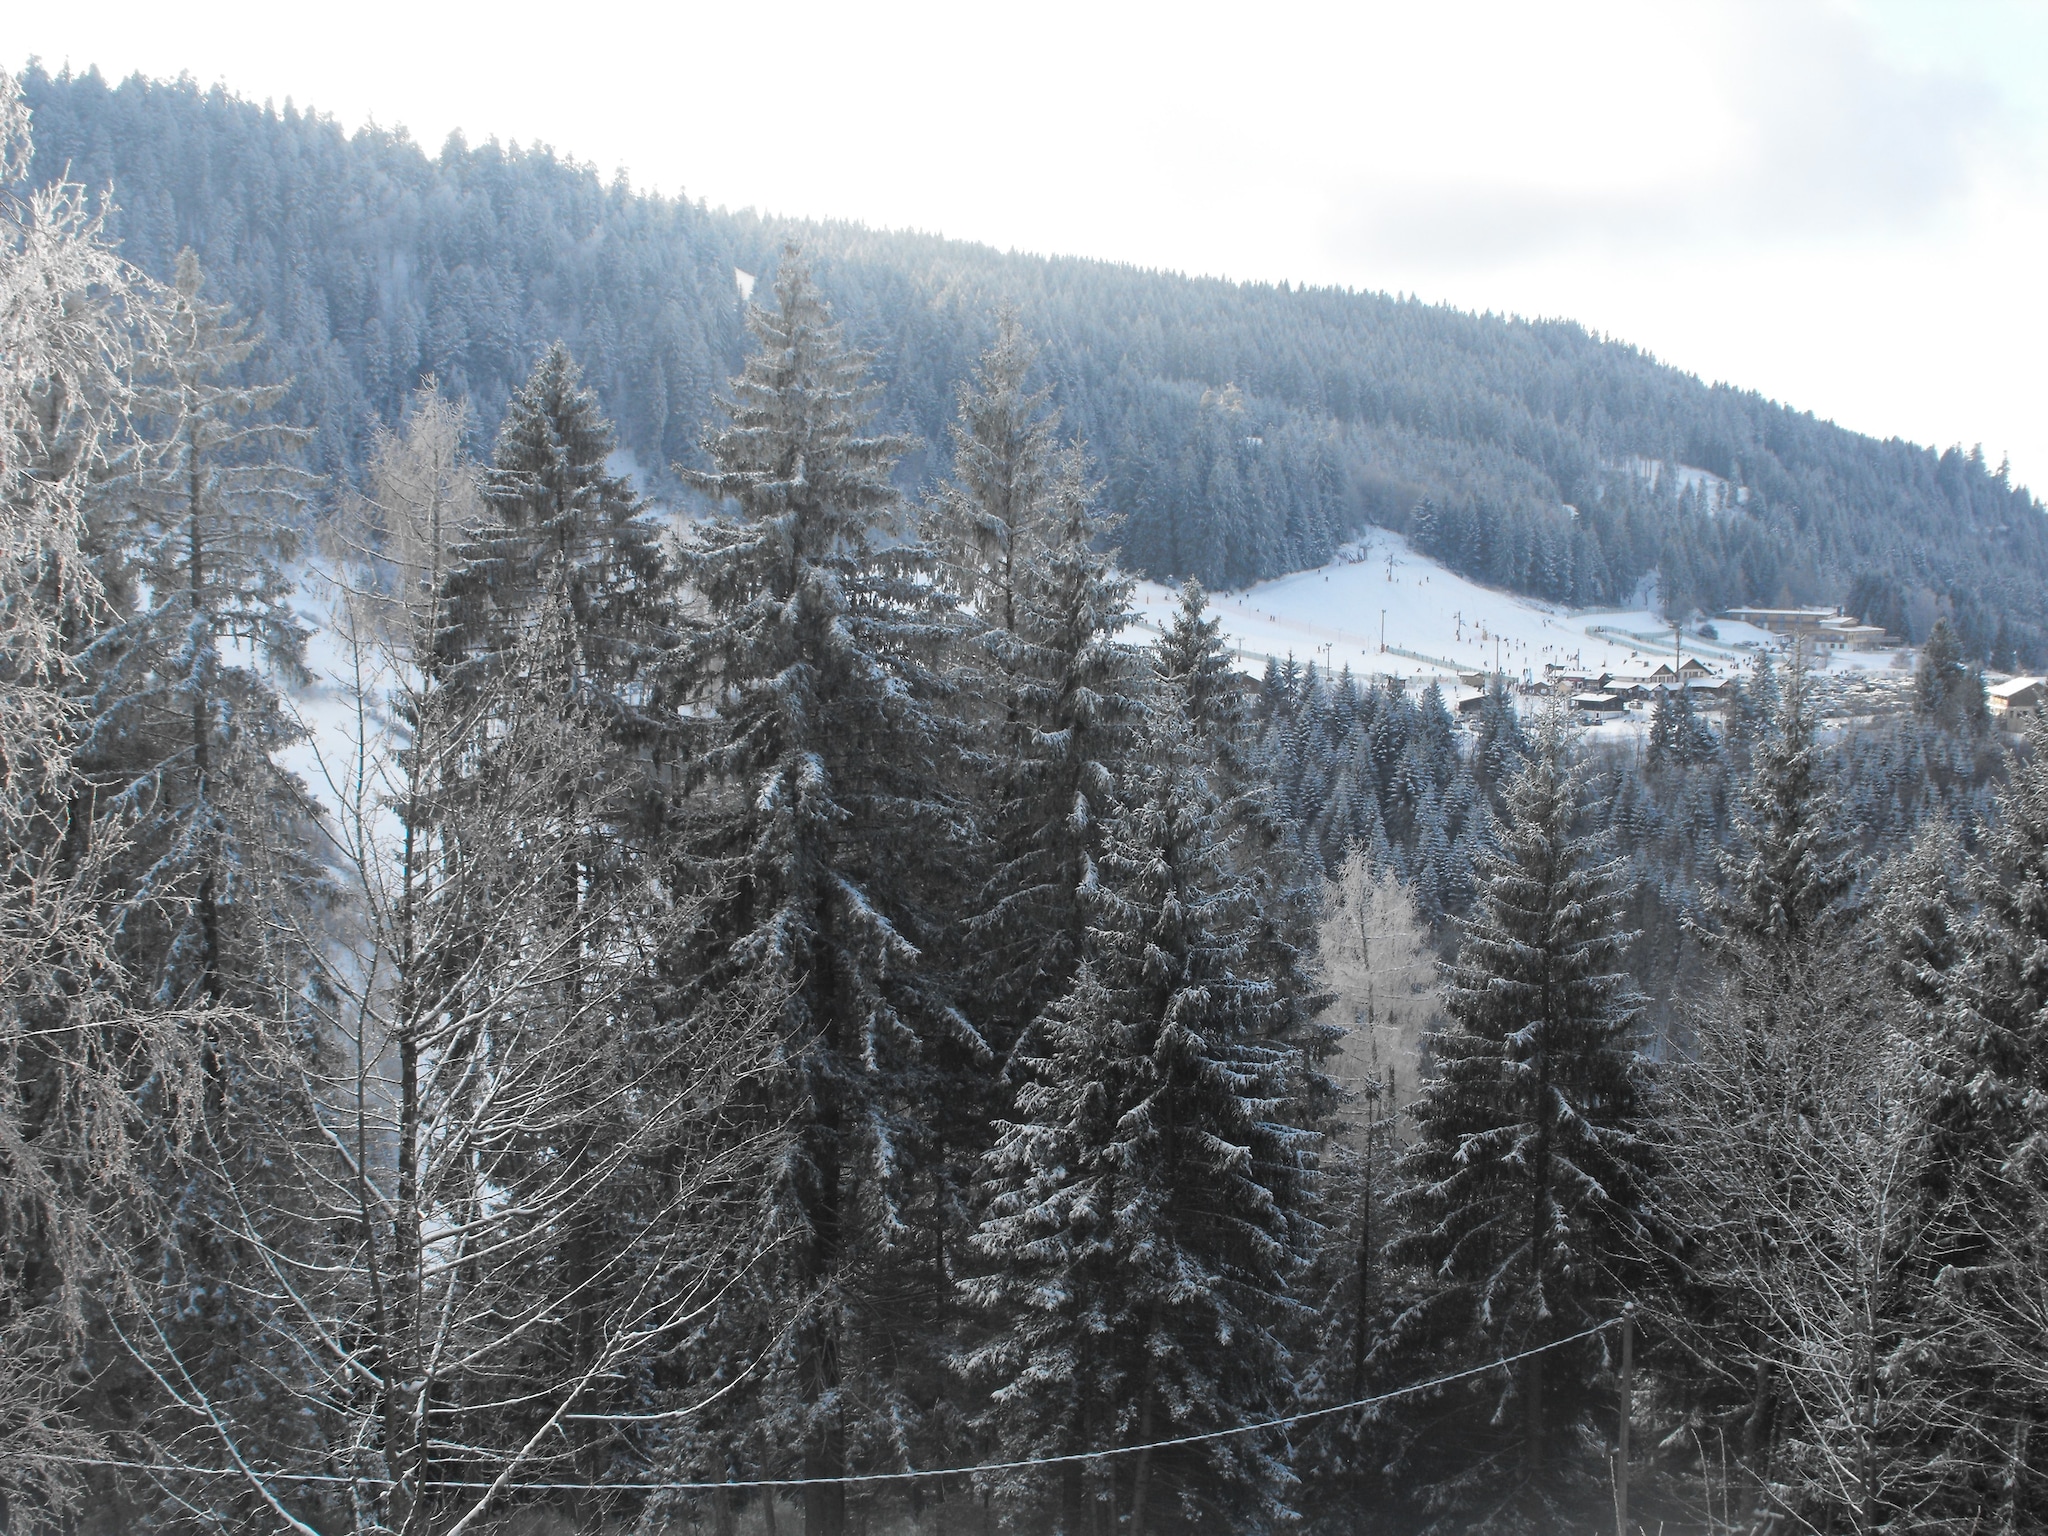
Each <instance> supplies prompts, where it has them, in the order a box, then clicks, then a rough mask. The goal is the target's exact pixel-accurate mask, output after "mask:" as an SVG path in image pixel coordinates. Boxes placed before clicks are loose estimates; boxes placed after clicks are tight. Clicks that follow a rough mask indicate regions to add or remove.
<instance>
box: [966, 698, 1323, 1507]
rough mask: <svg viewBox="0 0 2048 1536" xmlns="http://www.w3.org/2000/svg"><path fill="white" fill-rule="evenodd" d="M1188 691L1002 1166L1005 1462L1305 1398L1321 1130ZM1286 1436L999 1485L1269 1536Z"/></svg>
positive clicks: (1147, 771) (1038, 1048)
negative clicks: (1304, 1114) (1295, 1330)
mask: <svg viewBox="0 0 2048 1536" xmlns="http://www.w3.org/2000/svg"><path fill="white" fill-rule="evenodd" d="M1186 710H1187V701H1186V700H1185V699H1184V698H1182V697H1180V696H1179V694H1178V691H1177V690H1176V689H1174V688H1172V687H1170V686H1169V687H1168V689H1167V690H1166V696H1165V697H1164V698H1163V699H1162V701H1161V705H1160V709H1159V711H1158V713H1157V715H1156V716H1155V719H1154V723H1153V727H1152V730H1151V732H1150V733H1149V741H1148V749H1149V750H1148V755H1147V758H1146V759H1145V760H1144V761H1143V762H1142V763H1141V764H1140V765H1138V766H1137V767H1136V768H1135V770H1134V772H1133V779H1134V782H1133V783H1132V785H1131V787H1130V789H1129V790H1128V792H1127V797H1126V803H1125V805H1124V808H1123V809H1122V810H1121V811H1120V813H1119V814H1118V816H1117V818H1116V821H1115V824H1114V826H1113V827H1112V829H1111V831H1110V834H1109V837H1108V840H1107V843H1106V846H1105V849H1104V854H1103V860H1102V868H1103V876H1102V879H1101V881H1100V883H1099V885H1098V886H1097V887H1096V889H1095V890H1094V891H1093V892H1092V893H1091V916H1090V922H1089V928H1088V936H1087V942H1086V945H1085V947H1084V951H1083V965H1082V968H1081V970H1080V971H1079V973H1078V974H1077V976H1076V979H1075V982H1074V984H1073V986H1072V987H1071V988H1070V989H1069V990H1068V991H1067V993H1066V994H1065V995H1064V996H1063V997H1062V998H1061V999H1060V1000H1059V1001H1058V1002H1057V1003H1056V1004H1055V1005H1054V1006H1053V1007H1052V1008H1050V1009H1048V1010H1047V1012H1046V1014H1045V1015H1044V1016H1043V1018H1042V1020H1041V1024H1040V1028H1039V1030H1037V1031H1035V1032H1034V1035H1033V1037H1032V1039H1033V1049H1032V1050H1031V1052H1030V1054H1029V1055H1028V1056H1027V1057H1026V1058H1025V1059H1024V1060H1023V1062H1022V1065H1023V1067H1024V1070H1025V1073H1026V1083H1025V1086H1024V1087H1023V1088H1022V1089H1021V1090H1020V1094H1019V1099H1018V1108H1017V1112H1016V1117H1015V1119H1014V1120H1013V1121H1011V1122H1008V1123H1006V1124H1005V1125H1004V1126H1003V1127H1002V1128H1001V1134H1000V1136H999V1138H998V1141H997V1144H996V1146H995V1147H994V1149H993V1150H992V1151H991V1152H990V1154H989V1155H988V1157H987V1159H986V1160H985V1163H984V1173H985V1180H986V1195H987V1202H986V1205H985V1214H984V1217H983V1220H982V1223H981V1226H980V1228H979V1230H978V1231H977V1233H976V1234H975V1237H974V1245H975V1248H976V1250H977V1252H978V1253H979V1254H980V1255H981V1257H982V1258H983V1259H984V1260H985V1261H986V1264H987V1269H986V1272H985V1273H984V1274H982V1275H980V1276H978V1277H976V1278H974V1279H972V1280H971V1281H970V1282H969V1283H968V1285H967V1294H968V1297H969V1299H970V1301H971V1303H972V1304H973V1305H974V1307H975V1308H976V1309H977V1310H978V1312H979V1313H980V1315H981V1318H982V1320H983V1322H984V1323H985V1324H986V1326H987V1328H988V1333H987V1334H986V1336H985V1337H984V1338H983V1339H982V1341H981V1342H980V1343H979V1345H978V1347H977V1348H975V1349H974V1350H973V1351H972V1352H971V1354H970V1355H969V1357H968V1359H967V1361H966V1366H967V1369H968V1371H969V1372H970V1374H971V1375H972V1376H973V1377H974V1378H975V1379H976V1380H978V1381H981V1382H982V1383H984V1384H985V1385H986V1386H987V1387H988V1388H989V1390H990V1399H989V1406H988V1409H987V1414H986V1424H987V1427H988V1428H989V1429H990V1430H991V1431H992V1432H993V1435H994V1439H995V1444H996V1446H997V1447H998V1448H999V1449H1000V1452H1001V1453H1002V1454H1003V1455H1004V1456H1006V1457H1024V1456H1032V1455H1046V1454H1063V1453H1071V1452H1073V1451H1077V1450H1084V1449H1088V1448H1091V1447H1096V1446H1110V1447H1113V1446H1116V1445H1119V1444H1122V1445H1144V1444H1147V1443H1149V1442H1152V1441H1155V1440H1159V1439H1163V1438H1170V1437H1173V1436H1176V1435H1187V1434H1197V1433H1200V1432H1202V1431H1204V1430H1209V1429H1220V1428H1224V1427H1226V1426H1231V1425H1239V1424H1243V1423H1244V1422H1246V1421H1247V1420H1250V1419H1256V1418H1259V1417H1261V1416H1266V1415H1270V1414H1272V1413H1274V1412H1276V1411H1277V1410H1280V1409H1281V1408H1282V1407H1283V1405H1285V1404H1286V1403H1287V1402H1288V1401H1289V1400H1290V1397H1291V1391H1292V1383H1291V1360H1290V1356H1289V1352H1288V1349H1287V1347H1286V1344H1285V1342H1284V1340H1285V1337H1286V1336H1287V1334H1288V1333H1289V1332H1290V1331H1291V1329H1292V1327H1293V1325H1294V1322H1295V1314H1296V1313H1297V1312H1298V1310H1299V1308H1298V1304H1297V1303H1296V1302H1294V1301H1293V1300H1292V1299H1291V1296H1290V1287H1291V1286H1292V1284H1293V1282H1294V1280H1295V1279H1296V1278H1297V1276H1298V1274H1299V1273H1300V1270H1301V1267H1302V1265H1303V1263H1304V1260H1305V1256H1306V1254H1307V1252H1308V1250H1309V1248H1310V1247H1311V1245H1312V1242H1313V1238H1314V1235H1315V1230H1316V1229H1315V1225H1314V1220H1313V1188H1312V1186H1313V1181H1314V1170H1315V1162H1316V1159H1315V1151H1314V1141H1315V1138H1314V1136H1313V1135H1312V1134H1310V1133H1309V1132H1308V1131H1306V1130H1304V1129H1302V1128H1300V1126H1299V1125H1298V1124H1294V1123H1290V1121H1289V1119H1288V1114H1289V1111H1290V1109H1291V1108H1292V1107H1293V1105H1294V1104H1296V1103H1297V1102H1298V1101H1299V1094H1298V1087H1297V1084H1296V1082H1295V1081H1294V1080H1295V1078H1296V1077H1297V1076H1298V1075H1299V1074H1300V1073H1301V1072H1302V1070H1303V1062H1302V1057H1301V1053H1300V1051H1299V1050H1298V1049H1297V1048H1295V1047H1293V1046H1291V1045H1288V1044H1285V1043H1281V1042H1280V1041H1279V1040H1278V1038H1277V1037H1278V1036H1279V1035H1280V1033H1281V1032H1282V1025H1283V1021H1284V1018H1285V1015H1286V1013H1287V1011H1288V1002H1287V994H1288V993H1289V991H1290V990H1299V989H1298V988H1290V987H1289V986H1287V985H1283V984H1280V983H1278V982H1276V979H1275V978H1274V977H1272V976H1270V975H1268V974H1265V973H1263V972H1262V970H1261V968H1260V967H1259V965H1258V963H1257V961H1256V958H1255V956H1254V955H1253V952H1252V947H1251V945H1250V943H1249V942H1248V940H1249V938H1250V936H1251V933H1252V921H1251V920H1252V918H1253V912H1252V907H1253V891H1252V888H1251V886H1250V884H1249V882H1248V881H1247V880H1246V879H1245V878H1244V877H1242V876H1241V875H1238V874H1235V873H1234V872H1233V870H1232V863H1233V851H1232V849H1231V847H1230V843H1229V833H1228V830H1227V827H1228V823H1227V819H1226V817H1225V815H1224V810H1223V806H1222V804H1221V801H1220V799H1219V797H1218V796H1217V795H1216V793H1215V791H1214V790H1213V789H1212V788H1211V786H1210V783H1209V768H1208V764H1207V762H1206V760H1205V758H1204V756H1203V754H1202V753H1201V751H1200V750H1199V749H1198V746H1197V743H1196V740H1195V738H1194V733H1193V732H1192V731H1191V730H1190V728H1189V725H1188V723H1187V720H1186ZM1291 1482H1292V1475H1291V1473H1290V1472H1289V1471H1288V1470H1287V1467H1286V1465H1285V1461H1284V1451H1283V1447H1282V1444H1281V1442H1280V1441H1279V1439H1278V1437H1277V1436H1267V1435H1258V1436H1242V1437H1233V1438H1229V1439H1224V1440H1218V1441H1212V1442H1208V1443H1206V1444H1202V1445H1198V1446H1188V1447H1182V1448H1175V1449H1172V1450H1161V1451H1136V1452H1134V1453H1133V1454H1131V1455H1129V1456H1125V1457H1118V1458H1105V1459H1103V1460H1101V1461H1099V1462H1092V1463H1089V1464H1088V1465H1087V1467H1086V1470H1085V1472H1084V1471H1081V1470H1079V1469H1078V1468H1077V1469H1074V1470H1071V1471H1070V1472H1069V1473H1068V1474H1067V1475H1066V1476H1064V1477H1063V1478H1055V1479H1052V1480H1051V1481H1050V1482H1047V1481H1044V1480H1041V1479H1038V1478H1034V1477H1031V1476H1028V1475H1026V1476H1019V1477H1015V1478H1009V1477H1005V1478H1002V1479H999V1480H997V1481H996V1483H995V1484H994V1485H993V1486H994V1487H995V1489H996V1491H998V1492H1000V1493H1001V1494H1002V1495H1003V1497H1004V1498H1005V1500H1006V1501H1014V1504H1015V1506H1016V1508H1017V1512H1018V1513H1019V1515H1020V1516H1022V1515H1024V1513H1025V1512H1026V1511H1027V1510H1028V1509H1029V1508H1030V1507H1031V1505H1032V1504H1033V1503H1035V1502H1036V1501H1038V1500H1041V1499H1047V1498H1048V1496H1050V1495H1053V1494H1054V1490H1056V1496H1053V1497H1052V1498H1051V1501H1052V1502H1053V1503H1054V1505H1055V1511H1056V1518H1057V1520H1058V1523H1059V1528H1060V1529H1062V1530H1064V1531H1070V1532H1091V1533H1107V1532H1110V1531H1113V1530H1128V1531H1132V1532H1144V1531H1154V1530H1230V1531H1245V1530H1261V1529H1267V1528H1269V1527H1271V1526H1273V1525H1276V1524H1279V1523H1282V1522H1284V1521H1285V1520H1287V1519H1288V1518H1290V1516H1289V1513H1288V1509H1287V1500H1288V1497H1289V1491H1290V1484H1291Z"/></svg>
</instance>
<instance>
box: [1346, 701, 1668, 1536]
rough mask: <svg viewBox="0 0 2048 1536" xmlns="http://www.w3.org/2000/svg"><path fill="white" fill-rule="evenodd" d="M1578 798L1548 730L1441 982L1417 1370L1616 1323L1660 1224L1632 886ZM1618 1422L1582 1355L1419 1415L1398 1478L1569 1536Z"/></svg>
mask: <svg viewBox="0 0 2048 1536" xmlns="http://www.w3.org/2000/svg"><path fill="white" fill-rule="evenodd" d="M1583 784H1584V770H1583V769H1582V768H1581V767H1580V766H1579V765H1578V764H1577V763H1576V762H1575V761H1574V751H1573V741H1572V737H1571V734H1570V730H1569V728H1568V726H1567V725H1566V723H1565V722H1564V720H1563V718H1562V716H1561V715H1559V714H1555V713H1553V714H1550V715H1547V716H1546V717H1544V719H1543V720H1542V721H1540V722H1539V723H1538V725H1537V728H1536V730H1535V731H1534V733H1533V738H1532V740H1531V743H1530V755H1529V758H1528V760H1527V762H1526V763H1525V764H1524V766H1523V767H1522V769H1521V770H1520V771H1519V772H1518V773H1517V774H1516V775H1515V776H1514V777H1513V778H1512V779H1510V780H1509V781H1508V784H1507V786H1506V790H1505V801H1506V815H1505V818H1504V820H1503V822H1502V824H1501V826H1500V827H1499V829H1498V851H1497V852H1494V853H1492V854H1489V855H1488V856H1487V857H1486V858H1485V859H1483V860H1482V861H1481V864H1480V868H1479V893H1478V899H1477V901H1476V903H1475V906H1474V910H1473V913H1472V915H1471V916H1470V917H1469V918H1467V919H1466V920H1465V921H1464V923H1463V925H1462V926H1463V933H1462V936H1461V943H1460V947H1459V954H1458V959H1457V962H1456V963H1455V964H1453V965H1449V966H1447V967H1446V968H1445V972H1444V1010H1445V1012H1446V1013H1447V1014H1448V1015H1449V1018H1450V1023H1449V1025H1448V1026H1447V1027H1446V1028H1445V1029H1443V1030H1441V1031H1440V1032H1438V1033H1436V1034H1435V1035H1433V1036H1431V1037H1430V1039H1429V1042H1428V1045H1429V1050H1430V1053H1431V1056H1432V1059H1433V1065H1434V1072H1435V1075H1434V1076H1433V1077H1432V1078H1430V1079H1429V1080H1428V1081H1427V1082H1426V1083H1425V1084H1424V1085H1423V1087H1422V1089H1421V1091H1420V1093H1419V1094H1418V1095H1417V1097H1416V1098H1415V1100H1414V1101H1413V1104H1412V1106H1411V1109H1410V1118H1411V1120H1412V1123H1413V1133H1412V1135H1413V1140H1412V1142H1411V1143H1410V1145H1409V1146H1408V1147H1407V1149H1406V1150H1405V1151H1404V1153H1403V1154H1402V1157H1401V1159H1400V1162H1399V1164H1398V1166H1397V1169H1396V1177H1397V1179H1398V1180H1399V1181H1400V1192H1399V1194H1398V1195H1397V1196H1396V1201H1395V1207H1396V1219H1397V1221H1398V1222H1399V1223H1400V1232H1399V1235H1398V1236H1397V1237H1396V1238H1395V1241H1394V1243H1393V1244H1392V1246H1391V1248H1390V1250H1389V1254H1390V1257H1391V1259H1392V1260H1393V1261H1394V1262H1395V1263H1397V1264H1399V1265H1402V1266H1405V1267H1406V1270H1407V1273H1408V1279H1407V1285H1408V1286H1409V1288H1410V1293H1409V1299H1408V1300H1407V1302H1406V1304H1405V1306H1404V1307H1403V1308H1402V1310H1401V1311H1400V1313H1399V1315H1398V1316H1397V1317H1396V1319H1395V1321H1394V1326H1393V1330H1392V1334H1391V1337H1390V1339H1389V1341H1388V1346H1387V1347H1388V1349H1389V1350H1390V1351H1391V1353H1392V1354H1393V1355H1394V1356H1397V1357H1399V1358H1400V1360H1401V1361H1403V1362H1404V1363H1408V1362H1412V1363H1413V1365H1414V1367H1415V1368H1416V1369H1417V1370H1418V1371H1422V1370H1432V1369H1433V1370H1441V1369H1444V1368H1448V1367H1455V1366H1458V1365H1464V1364H1477V1363H1479V1362H1482V1361H1485V1360H1488V1359H1491V1358H1494V1357H1497V1356H1501V1355H1508V1354H1513V1353H1516V1352H1517V1351H1521V1350H1528V1349H1532V1348H1535V1347H1538V1346H1541V1345H1544V1344H1547V1343H1550V1342H1551V1341H1553V1340H1558V1339H1563V1338H1567V1337H1569V1336H1570V1335H1572V1334H1575V1333H1578V1332H1580V1331H1581V1330H1583V1329H1585V1328H1588V1327H1591V1326H1593V1325H1595V1324H1598V1323H1602V1322H1605V1321H1607V1320H1609V1319H1611V1318H1613V1317H1615V1316H1616V1315H1617V1314H1618V1313H1619V1311H1620V1309H1621V1305H1622V1302H1623V1300H1624V1298H1625V1297H1626V1296H1627V1295H1628V1293H1629V1290H1630V1278H1629V1275H1630V1269H1631V1263H1630V1255H1631V1253H1632V1252H1633V1251H1635V1250H1636V1249H1637V1248H1638V1247H1639V1246H1640V1245H1641V1243H1642V1242H1643V1241H1644V1239H1645V1237H1646V1235H1647V1233H1648V1231H1649V1229H1650V1226H1651V1222H1652V1220H1653V1218H1652V1215H1651V1212H1650V1208H1649V1201H1650V1184H1651V1178H1652V1174H1653V1168H1652V1163H1651V1156H1650V1150H1649V1146H1648V1143H1647V1142H1646V1141H1645V1139H1644V1137H1643V1129H1644V1126H1643V1117H1644V1115H1645V1113H1646V1106H1645V1104H1644V1095H1645V1091H1646V1087H1647V1082H1646V1069H1645V1067H1644V1065H1643V1063H1642V1061H1641V1058H1640V1057H1639V1056H1638V1054H1637V1051H1636V1048H1635V1039H1634V1036H1635V1030H1636V1024H1637V1015H1638V1011H1639V1010H1638V1006H1637V1000H1636V997H1635V994H1634V988H1633V985H1632V983H1631V982H1630V981H1629V979H1628V977H1627V975H1626V973H1625V972H1623V971H1622V970H1621V963H1622V954H1623V950H1624V947H1625V945H1626V944H1627V941H1628V937H1629V936H1628V935H1627V934H1625V933H1623V932H1622V931H1621V925H1620V916H1619V915H1620V911H1621V908H1622V906H1623V903H1624V901H1625V900H1626V891H1625V889H1624V886H1623V877H1622V870H1621V867H1620V866H1619V864H1618V863H1616V862H1613V861H1610V860H1608V859H1607V858H1606V857H1604V855H1603V853H1602V851H1601V850H1600V848H1599V847H1598V846H1597V845H1596V843H1595V842H1593V841H1592V840H1590V839H1589V838H1587V837H1585V836H1583V835H1582V834H1581V833H1580V831H1579V823H1580V819H1581V803H1580V802H1581V799H1582V794H1583ZM1614 1408H1615V1402H1614V1379H1613V1373H1612V1370H1611V1362H1610V1361H1609V1358H1608V1347H1607V1343H1606V1341H1605V1340H1604V1339H1603V1338H1600V1337H1596V1338H1592V1339H1585V1340H1580V1341H1579V1342H1577V1343H1574V1344H1569V1345H1565V1346H1563V1347H1560V1348H1558V1349H1554V1350H1550V1351H1547V1352H1545V1353H1542V1354H1537V1355H1533V1356H1531V1357H1529V1358H1528V1359H1525V1360H1523V1361H1522V1362H1521V1363H1519V1364H1517V1365H1515V1366H1513V1367H1511V1368H1508V1369H1505V1370H1503V1371H1500V1372H1497V1373H1489V1374H1487V1375H1484V1376H1480V1377H1476V1378H1472V1379H1470V1380H1467V1381H1463V1382H1459V1383H1456V1384H1454V1385H1452V1386H1449V1387H1447V1388H1444V1389H1442V1390H1440V1391H1438V1392H1435V1393H1433V1394H1431V1395H1429V1396H1427V1397H1425V1398H1421V1399H1411V1400H1408V1401H1407V1402H1405V1403H1404V1404H1403V1405H1402V1406H1401V1407H1400V1408H1399V1410H1398V1421H1397V1422H1398V1426H1399V1428H1400V1430H1401V1431H1402V1439H1403V1444H1402V1449H1401V1451H1400V1453H1399V1459H1398V1461H1397V1464H1396V1465H1395V1467H1394V1468H1393V1469H1392V1470H1393V1473H1394V1476H1395V1477H1396V1479H1397V1481H1400V1482H1406V1483H1408V1484H1410V1485H1411V1486H1413V1487H1415V1488H1417V1490H1418V1491H1419V1493H1420V1502H1421V1505H1422V1509H1423V1512H1424V1513H1425V1514H1426V1515H1428V1516H1429V1517H1431V1525H1432V1528H1433V1529H1442V1530H1459V1531H1468V1530H1476V1529H1485V1530H1502V1531H1505V1530H1532V1531H1533V1530H1549V1529H1554V1528H1556V1526H1557V1525H1558V1523H1559V1522H1560V1521H1561V1520H1566V1519H1571V1518H1582V1517H1584V1516H1585V1515H1587V1514H1588V1513H1589V1512H1591V1511H1592V1510H1594V1509H1597V1508H1598V1506H1599V1504H1600V1502H1601V1501H1602V1500H1603V1499H1604V1498H1605V1496H1606V1470H1605V1451H1604V1446H1603V1441H1604V1439H1605V1437H1606V1435H1607V1434H1608V1432H1609V1429H1610V1427H1611V1426H1612V1424H1613V1423H1614Z"/></svg>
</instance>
